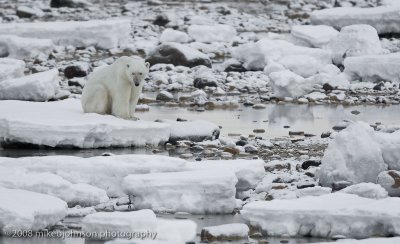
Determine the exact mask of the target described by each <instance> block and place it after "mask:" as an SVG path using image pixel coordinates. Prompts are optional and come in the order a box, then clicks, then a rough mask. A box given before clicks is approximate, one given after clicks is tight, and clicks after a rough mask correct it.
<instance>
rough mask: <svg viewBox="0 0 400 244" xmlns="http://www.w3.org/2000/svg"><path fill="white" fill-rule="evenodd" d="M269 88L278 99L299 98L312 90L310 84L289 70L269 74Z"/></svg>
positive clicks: (311, 84)
mask: <svg viewBox="0 0 400 244" xmlns="http://www.w3.org/2000/svg"><path fill="white" fill-rule="evenodd" d="M269 78H270V79H271V81H270V86H271V87H272V89H273V91H274V93H275V95H276V96H278V97H299V96H302V95H304V94H306V93H308V92H310V91H311V90H312V88H313V83H312V82H307V80H306V79H304V78H303V77H301V76H300V75H297V74H295V73H293V72H292V71H290V70H283V71H278V72H272V73H271V74H269Z"/></svg>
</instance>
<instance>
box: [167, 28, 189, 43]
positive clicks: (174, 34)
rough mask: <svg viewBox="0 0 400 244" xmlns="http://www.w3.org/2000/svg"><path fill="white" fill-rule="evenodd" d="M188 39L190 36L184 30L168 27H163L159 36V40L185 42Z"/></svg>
mask: <svg viewBox="0 0 400 244" xmlns="http://www.w3.org/2000/svg"><path fill="white" fill-rule="evenodd" d="M189 40H190V37H189V36H188V34H186V33H185V32H182V31H177V30H174V29H169V28H168V29H165V30H164V31H163V32H162V33H161V36H160V42H177V43H187V42H189Z"/></svg>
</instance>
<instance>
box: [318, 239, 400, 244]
mask: <svg viewBox="0 0 400 244" xmlns="http://www.w3.org/2000/svg"><path fill="white" fill-rule="evenodd" d="M399 242H400V237H392V238H370V239H364V240H340V242H339V243H340V244H377V243H379V244H397V243H399ZM314 244H332V242H318V243H314Z"/></svg>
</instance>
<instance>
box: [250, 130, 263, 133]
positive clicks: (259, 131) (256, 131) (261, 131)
mask: <svg viewBox="0 0 400 244" xmlns="http://www.w3.org/2000/svg"><path fill="white" fill-rule="evenodd" d="M253 132H254V133H265V129H254V130H253Z"/></svg>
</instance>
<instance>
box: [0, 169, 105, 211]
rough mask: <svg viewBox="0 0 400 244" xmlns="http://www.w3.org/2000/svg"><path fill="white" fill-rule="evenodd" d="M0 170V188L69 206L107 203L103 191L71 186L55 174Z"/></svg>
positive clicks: (92, 187) (89, 186) (83, 186)
mask: <svg viewBox="0 0 400 244" xmlns="http://www.w3.org/2000/svg"><path fill="white" fill-rule="evenodd" d="M0 169H1V171H0V186H3V187H6V188H9V189H23V190H28V191H32V192H37V193H43V194H48V195H51V196H55V197H58V198H60V199H62V200H64V201H66V202H67V203H68V205H69V206H75V205H80V206H84V207H85V206H94V205H97V204H100V203H102V202H106V201H108V197H107V193H106V191H105V190H103V189H99V188H97V187H94V186H91V185H87V184H71V182H69V181H67V180H65V179H63V178H62V177H60V176H58V175H55V174H51V173H37V172H27V171H26V169H15V168H11V169H9V168H5V167H0Z"/></svg>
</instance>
